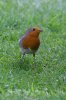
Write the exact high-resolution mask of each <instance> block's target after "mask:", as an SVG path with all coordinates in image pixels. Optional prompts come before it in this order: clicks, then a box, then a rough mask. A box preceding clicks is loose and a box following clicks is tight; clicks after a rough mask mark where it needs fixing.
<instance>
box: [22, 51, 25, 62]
mask: <svg viewBox="0 0 66 100" xmlns="http://www.w3.org/2000/svg"><path fill="white" fill-rule="evenodd" d="M24 56H25V53H23V54H22V61H24Z"/></svg>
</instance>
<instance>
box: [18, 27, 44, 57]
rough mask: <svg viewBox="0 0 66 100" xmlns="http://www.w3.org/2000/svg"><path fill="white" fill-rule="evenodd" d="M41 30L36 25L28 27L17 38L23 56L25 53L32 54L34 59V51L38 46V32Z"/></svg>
mask: <svg viewBox="0 0 66 100" xmlns="http://www.w3.org/2000/svg"><path fill="white" fill-rule="evenodd" d="M40 32H42V30H41V29H40V28H38V27H34V28H29V29H28V30H27V31H26V33H25V34H24V35H23V36H22V37H21V38H20V39H19V46H20V49H21V51H22V55H23V57H22V58H24V55H25V54H33V57H34V59H35V53H36V51H37V50H38V48H39V46H40V39H39V34H40Z"/></svg>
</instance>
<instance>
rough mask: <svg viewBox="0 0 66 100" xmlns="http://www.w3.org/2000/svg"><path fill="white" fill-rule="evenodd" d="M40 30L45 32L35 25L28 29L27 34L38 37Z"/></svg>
mask: <svg viewBox="0 0 66 100" xmlns="http://www.w3.org/2000/svg"><path fill="white" fill-rule="evenodd" d="M40 32H43V30H41V29H40V28H38V27H34V28H30V29H28V30H27V31H26V35H29V36H32V37H38V36H39V34H40Z"/></svg>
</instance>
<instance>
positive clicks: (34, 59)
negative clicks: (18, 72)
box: [33, 53, 36, 66]
mask: <svg viewBox="0 0 66 100" xmlns="http://www.w3.org/2000/svg"><path fill="white" fill-rule="evenodd" d="M33 62H34V65H35V66H36V58H35V53H33Z"/></svg>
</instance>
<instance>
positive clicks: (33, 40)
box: [22, 36, 40, 50]
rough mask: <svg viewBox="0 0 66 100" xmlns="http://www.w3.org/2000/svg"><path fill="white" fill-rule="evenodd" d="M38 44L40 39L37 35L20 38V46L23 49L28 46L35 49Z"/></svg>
mask: <svg viewBox="0 0 66 100" xmlns="http://www.w3.org/2000/svg"><path fill="white" fill-rule="evenodd" d="M39 45H40V40H39V38H37V37H31V36H27V37H24V38H23V40H22V46H23V48H24V49H27V48H30V49H32V50H37V49H38V48H39Z"/></svg>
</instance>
